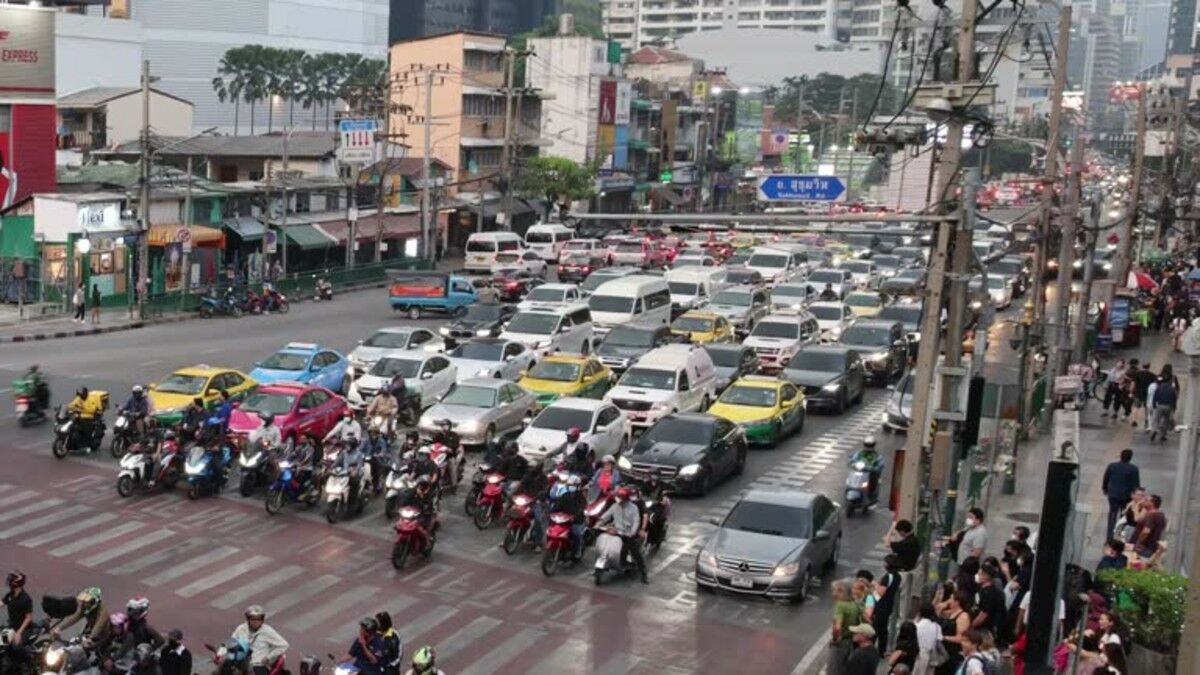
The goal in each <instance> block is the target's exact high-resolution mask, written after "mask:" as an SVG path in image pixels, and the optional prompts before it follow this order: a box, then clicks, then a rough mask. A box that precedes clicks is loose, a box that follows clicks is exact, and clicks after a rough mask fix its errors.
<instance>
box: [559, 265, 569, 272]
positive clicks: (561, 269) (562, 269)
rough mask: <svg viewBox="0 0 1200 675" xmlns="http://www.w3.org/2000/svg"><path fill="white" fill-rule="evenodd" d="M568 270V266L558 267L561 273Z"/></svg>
mask: <svg viewBox="0 0 1200 675" xmlns="http://www.w3.org/2000/svg"><path fill="white" fill-rule="evenodd" d="M566 269H567V266H566V265H559V266H558V271H559V272H563V271H565V270H566Z"/></svg>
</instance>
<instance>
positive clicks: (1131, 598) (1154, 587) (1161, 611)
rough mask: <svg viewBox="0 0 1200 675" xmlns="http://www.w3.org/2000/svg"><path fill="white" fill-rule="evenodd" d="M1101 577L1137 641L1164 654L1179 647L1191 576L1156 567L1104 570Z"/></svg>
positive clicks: (1117, 610) (1134, 640) (1171, 652)
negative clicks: (1183, 575)
mask: <svg viewBox="0 0 1200 675" xmlns="http://www.w3.org/2000/svg"><path fill="white" fill-rule="evenodd" d="M1099 579H1100V581H1101V583H1103V584H1104V585H1105V586H1106V587H1107V588H1106V591H1107V595H1108V596H1109V597H1110V598H1112V600H1113V605H1112V606H1113V609H1114V610H1116V612H1117V614H1118V615H1119V616H1120V618H1121V621H1122V622H1124V623H1125V625H1126V626H1128V627H1129V631H1130V633H1131V634H1132V636H1133V642H1134V644H1137V645H1140V646H1142V647H1145V648H1146V649H1150V650H1153V651H1156V652H1161V653H1164V654H1174V653H1175V652H1177V651H1178V650H1179V636H1180V633H1182V632H1183V613H1184V609H1185V607H1186V606H1187V587H1188V584H1187V578H1185V577H1182V576H1180V575H1178V574H1168V573H1166V572H1158V571H1152V570H1132V569H1123V570H1104V571H1103V572H1101V573H1100V575H1099Z"/></svg>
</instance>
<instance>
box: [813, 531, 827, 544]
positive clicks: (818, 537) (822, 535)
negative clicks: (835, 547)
mask: <svg viewBox="0 0 1200 675" xmlns="http://www.w3.org/2000/svg"><path fill="white" fill-rule="evenodd" d="M812 540H813V541H829V531H828V530H817V533H816V534H814V535H813V538H812Z"/></svg>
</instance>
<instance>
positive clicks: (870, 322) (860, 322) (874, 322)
mask: <svg viewBox="0 0 1200 675" xmlns="http://www.w3.org/2000/svg"><path fill="white" fill-rule="evenodd" d="M898 323H900V322H899V321H893V320H891V319H865V318H864V319H857V320H856V321H855V322H854V325H856V326H866V327H867V328H891V327H892V326H895V325H896V324H898Z"/></svg>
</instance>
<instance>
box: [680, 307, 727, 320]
mask: <svg viewBox="0 0 1200 675" xmlns="http://www.w3.org/2000/svg"><path fill="white" fill-rule="evenodd" d="M685 316H690V317H694V318H697V319H715V318H717V317H718V316H720V315H719V314H717V313H716V312H710V311H708V310H706V309H689V310H688V311H686V312H684V313H683V314H680V315H679V316H678V317H677V318H680V319H682V318H683V317H685Z"/></svg>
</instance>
